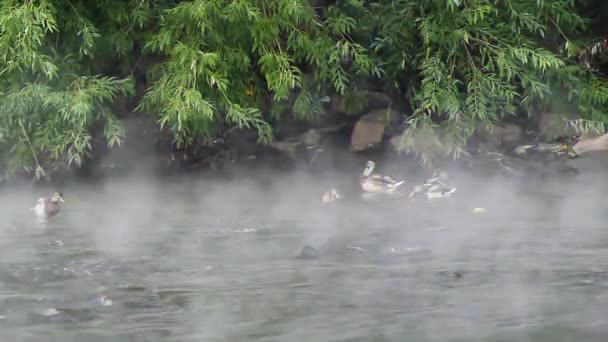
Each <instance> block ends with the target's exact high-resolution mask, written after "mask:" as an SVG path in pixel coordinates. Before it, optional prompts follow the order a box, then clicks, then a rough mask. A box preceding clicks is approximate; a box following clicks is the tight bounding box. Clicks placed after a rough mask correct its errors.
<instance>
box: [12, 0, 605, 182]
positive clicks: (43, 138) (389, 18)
mask: <svg viewBox="0 0 608 342" xmlns="http://www.w3.org/2000/svg"><path fill="white" fill-rule="evenodd" d="M605 7H606V6H605V5H604V2H602V1H599V0H585V1H580V2H575V1H572V0H536V1H529V0H435V1H425V0H338V1H318V0H317V1H313V0H310V1H307V0H213V1H211V0H187V1H183V0H182V1H169V0H155V1H152V0H121V1H119V0H102V1H97V2H94V3H91V2H85V1H82V0H38V1H31V0H3V1H1V2H0V152H1V153H2V157H3V162H4V166H5V167H6V170H8V172H9V173H13V172H15V171H17V170H20V169H22V168H24V167H26V168H29V169H32V170H33V169H37V173H36V174H37V175H41V174H43V171H44V170H43V169H42V167H43V166H44V165H50V164H52V163H54V162H58V161H60V162H65V163H67V164H68V165H76V166H78V165H80V164H81V163H83V161H84V160H85V159H86V158H87V156H88V155H89V154H90V153H91V152H92V146H93V145H92V139H93V135H94V134H96V132H97V131H96V129H97V128H95V127H99V126H100V125H101V126H102V127H103V129H102V130H101V132H102V133H103V136H104V138H105V142H106V143H107V145H108V146H109V147H113V146H120V145H121V144H122V142H123V139H125V130H124V128H123V127H122V126H121V124H120V120H119V118H120V117H121V116H123V115H128V111H129V110H133V109H135V110H142V111H145V112H147V113H149V114H150V115H154V116H156V117H157V118H158V123H159V128H160V127H162V128H166V129H168V130H169V131H170V132H172V133H173V136H174V142H175V144H176V146H177V147H179V148H184V147H188V146H191V145H195V144H199V143H200V142H201V140H202V141H203V142H204V141H206V140H211V139H213V138H214V135H216V134H218V133H219V132H221V131H222V130H224V129H226V128H227V127H226V126H238V127H241V128H250V129H254V130H257V132H258V141H259V142H260V143H267V142H270V141H271V140H272V139H273V131H272V127H273V125H274V124H275V123H276V121H277V120H281V119H283V116H284V115H285V113H291V114H292V115H294V116H296V117H298V118H302V119H313V118H316V117H318V116H320V115H323V114H324V113H325V107H324V105H323V102H324V99H327V96H331V95H335V94H341V95H343V96H342V98H343V99H345V103H344V104H345V106H346V107H349V108H359V105H360V102H361V96H360V91H361V90H362V89H364V88H365V85H366V82H367V81H369V80H370V79H375V80H377V81H378V80H379V81H381V82H382V84H384V86H385V87H386V88H387V90H389V91H390V92H392V93H394V92H403V93H405V94H406V95H407V96H408V97H409V99H410V103H411V105H412V108H411V109H412V112H413V115H411V116H410V117H408V118H407V120H406V124H407V126H408V127H409V128H408V129H407V130H406V131H405V134H404V135H403V137H402V139H401V149H402V150H404V151H416V152H424V151H425V150H427V151H430V150H432V151H434V153H437V151H441V152H442V153H448V154H451V155H453V156H455V157H457V156H458V155H459V153H461V152H462V147H463V146H464V144H465V142H466V141H467V139H468V138H469V137H470V136H471V135H472V134H473V133H474V132H475V128H476V127H479V125H480V124H482V125H491V124H494V123H496V122H500V121H501V120H505V119H506V118H508V117H509V116H512V115H521V114H524V115H526V114H527V115H530V116H532V115H533V114H534V113H537V112H541V111H542V112H546V111H552V112H568V113H569V112H578V113H581V114H582V118H581V120H578V121H571V122H569V124H571V125H576V127H580V128H582V129H598V130H601V128H603V127H602V126H605V124H606V123H608V119H606V118H607V116H606V114H605V113H606V109H607V108H606V107H607V105H608V83H606V79H605V76H604V73H605V72H606V70H605V66H606V59H603V57H605V56H606V52H605V50H606V44H605V39H606V37H605V36H601V34H603V32H605V27H603V26H602V22H605V20H602V18H603V17H602V16H600V15H598V14H597V13H600V12H601V11H598V9H599V8H605ZM594 32H598V33H601V34H599V35H596V34H595V33H594ZM136 83H137V84H136ZM135 85H137V86H138V87H135ZM142 87H143V88H145V90H143V91H139V92H137V94H136V92H135V89H136V88H137V89H140V88H142ZM134 95H136V96H134ZM125 97H127V98H129V99H130V100H131V102H132V103H131V107H130V108H128V109H127V110H126V111H127V113H125V111H124V110H123V111H122V112H121V113H118V112H115V111H114V110H113V108H115V107H116V106H113V105H114V104H115V102H116V101H117V100H119V99H121V100H124V98H125ZM598 123H599V124H598ZM429 156H430V155H423V159H425V160H426V159H428V157H429Z"/></svg>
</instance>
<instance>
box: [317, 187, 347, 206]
mask: <svg viewBox="0 0 608 342" xmlns="http://www.w3.org/2000/svg"><path fill="white" fill-rule="evenodd" d="M340 198H342V195H341V194H340V193H339V192H338V190H336V189H335V188H331V189H329V190H327V191H325V192H324V193H323V197H322V198H321V201H322V202H323V203H331V202H335V201H337V200H339V199H340Z"/></svg>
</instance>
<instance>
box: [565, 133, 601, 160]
mask: <svg viewBox="0 0 608 342" xmlns="http://www.w3.org/2000/svg"><path fill="white" fill-rule="evenodd" d="M572 149H573V150H574V152H575V153H576V154H578V155H582V154H585V153H589V152H598V151H608V134H604V135H600V136H599V137H593V138H586V137H585V138H584V137H581V139H580V140H579V141H578V143H576V144H575V145H574V146H573V147H572Z"/></svg>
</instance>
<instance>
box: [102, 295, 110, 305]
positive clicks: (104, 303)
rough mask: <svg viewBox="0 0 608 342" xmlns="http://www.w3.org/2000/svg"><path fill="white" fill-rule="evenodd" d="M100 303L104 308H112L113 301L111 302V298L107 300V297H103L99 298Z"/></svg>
mask: <svg viewBox="0 0 608 342" xmlns="http://www.w3.org/2000/svg"><path fill="white" fill-rule="evenodd" d="M99 303H100V304H101V305H102V306H112V300H111V299H109V298H106V297H105V296H101V297H100V298H99Z"/></svg>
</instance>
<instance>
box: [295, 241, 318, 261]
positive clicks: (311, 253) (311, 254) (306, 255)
mask: <svg viewBox="0 0 608 342" xmlns="http://www.w3.org/2000/svg"><path fill="white" fill-rule="evenodd" d="M319 256H320V253H319V251H317V250H316V249H315V248H313V247H311V246H309V245H305V246H304V247H302V249H301V250H300V251H299V252H298V254H296V258H297V259H305V260H312V259H318V258H319Z"/></svg>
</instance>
